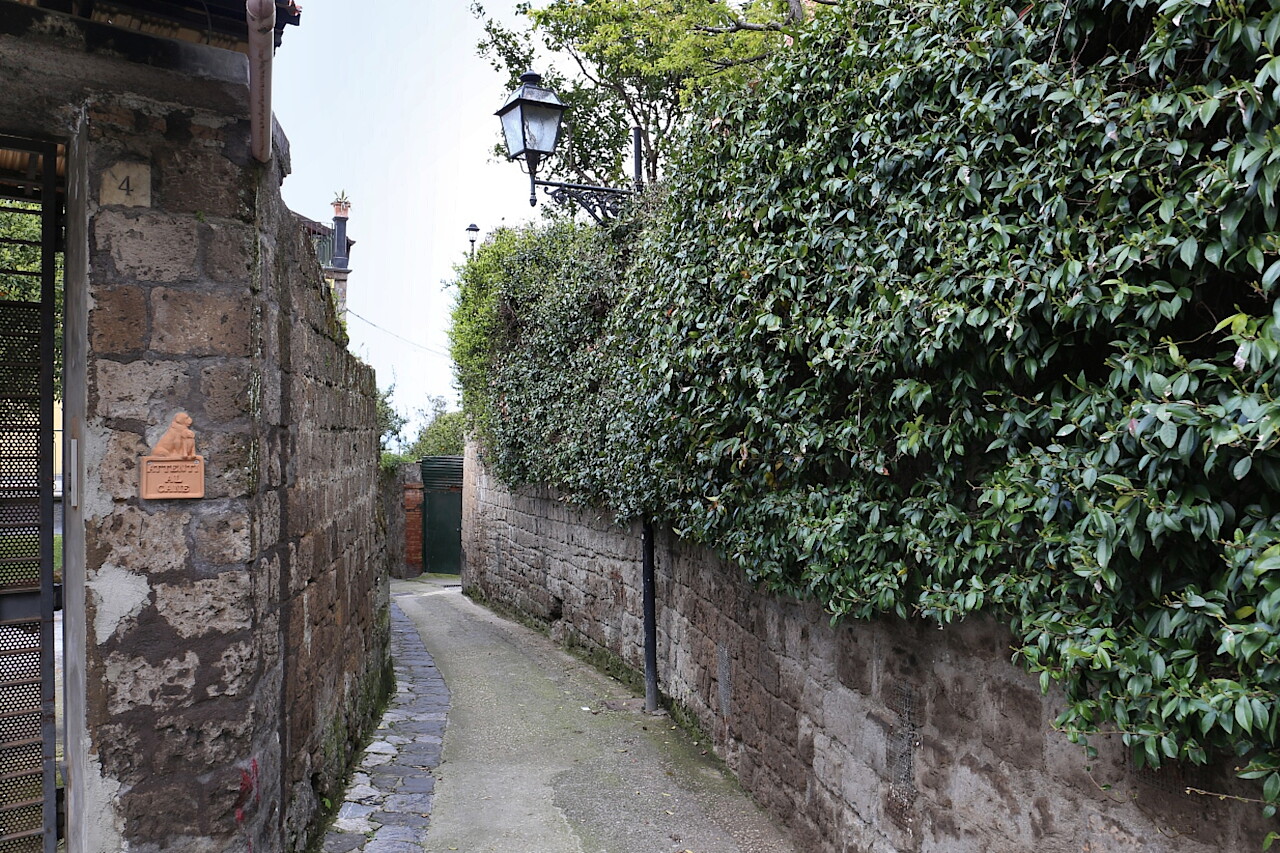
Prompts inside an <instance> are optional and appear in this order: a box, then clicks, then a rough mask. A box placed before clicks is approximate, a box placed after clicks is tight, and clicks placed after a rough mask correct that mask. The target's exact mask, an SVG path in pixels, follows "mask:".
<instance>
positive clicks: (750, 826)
mask: <svg viewBox="0 0 1280 853" xmlns="http://www.w3.org/2000/svg"><path fill="white" fill-rule="evenodd" d="M392 597H393V601H394V603H395V604H396V605H398V606H399V608H400V610H401V611H402V612H403V613H404V615H405V616H407V617H408V620H407V621H408V623H411V624H412V625H413V627H415V628H416V629H417V632H418V634H420V636H421V638H422V641H423V643H424V644H425V646H426V649H427V651H428V652H429V653H430V656H431V657H432V658H434V664H435V666H436V667H438V669H439V672H440V674H442V675H443V677H444V682H445V684H447V685H448V695H449V709H448V712H447V725H446V729H445V736H444V753H443V759H442V760H441V761H440V764H439V766H438V767H435V768H434V771H433V772H434V775H435V790H434V800H433V802H432V803H431V811H430V816H429V825H428V826H427V828H426V833H425V838H424V839H421V841H420V843H421V845H422V848H421V849H423V850H425V851H428V852H429V853H451V851H463V853H686V851H691V853H765V851H767V853H794V851H795V847H794V846H793V845H792V844H791V843H790V842H789V841H788V840H787V838H786V836H785V835H784V834H783V833H782V832H781V831H780V830H779V829H778V828H777V827H776V826H775V825H774V824H772V823H771V822H770V821H769V820H768V818H767V817H766V816H765V815H764V814H763V812H761V811H760V810H759V809H758V808H757V807H756V806H755V805H754V804H753V803H752V802H751V801H750V800H749V799H748V798H747V797H746V795H745V794H743V793H742V791H741V789H739V788H738V787H737V784H736V783H735V782H734V781H733V780H732V778H731V777H729V776H728V774H727V773H726V772H725V771H724V770H723V769H722V768H721V767H720V765H719V764H717V763H716V762H715V761H714V760H713V759H712V758H711V757H710V756H709V751H706V752H704V750H705V749H706V747H705V745H699V744H697V743H696V742H694V741H693V740H692V739H691V738H689V737H688V735H687V734H686V733H685V732H684V731H683V730H679V729H677V728H675V727H674V726H673V724H672V723H671V721H670V720H669V719H668V718H667V717H665V716H649V715H646V714H644V713H643V711H642V708H643V701H642V700H641V699H640V698H639V697H637V696H636V695H635V694H634V693H633V692H631V691H630V690H629V689H628V688H626V687H624V686H623V685H621V684H619V683H617V682H615V681H613V680H612V679H609V678H607V677H605V676H604V675H602V674H600V673H599V672H598V671H596V670H595V669H593V668H591V667H589V666H588V665H586V664H584V663H582V662H580V661H579V660H577V659H576V658H574V657H572V656H570V655H568V654H566V653H564V652H563V651H561V650H560V649H559V648H557V647H556V646H555V645H553V644H552V643H551V642H550V641H549V640H548V639H547V638H546V637H544V636H542V635H541V634H538V633H536V632H534V631H530V630H528V629H527V628H524V627H523V626H520V625H518V624H515V623H512V622H509V621H507V620H505V619H501V618H499V617H497V616H495V615H494V614H493V613H491V612H490V611H489V610H487V609H485V608H483V607H480V606H477V605H476V604H474V603H473V602H471V601H470V600H469V599H467V598H465V597H463V596H462V594H461V591H460V589H458V588H457V586H456V579H455V580H454V584H453V585H444V584H442V583H441V582H440V581H438V580H436V581H431V580H427V579H420V580H414V581H393V582H392ZM403 838H404V836H401V837H400V839H397V842H398V843H397V844H396V847H397V849H402V848H399V844H403V843H404V841H403V840H401V839H403ZM387 840H388V841H390V840H391V839H390V838H388V839H387ZM375 846H381V845H376V844H375V843H370V845H369V846H368V847H367V848H366V850H368V851H369V853H372V851H373V850H374V848H375ZM388 849H389V850H390V846H388Z"/></svg>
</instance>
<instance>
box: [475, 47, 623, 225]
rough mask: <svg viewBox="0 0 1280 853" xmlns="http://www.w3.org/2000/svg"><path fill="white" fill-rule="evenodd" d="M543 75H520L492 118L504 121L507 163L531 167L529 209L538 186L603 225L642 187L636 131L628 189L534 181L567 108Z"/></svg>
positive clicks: (556, 138) (551, 150) (535, 199)
mask: <svg viewBox="0 0 1280 853" xmlns="http://www.w3.org/2000/svg"><path fill="white" fill-rule="evenodd" d="M541 83H542V76H541V75H540V74H536V73H534V72H532V71H528V72H525V73H524V74H522V75H521V76H520V88H518V89H516V90H515V91H514V92H512V93H511V95H510V97H508V98H507V102H506V103H505V104H503V105H502V109H500V110H498V112H497V113H495V115H496V116H498V118H499V119H501V120H502V135H503V138H504V140H505V141H506V145H507V159H508V160H520V159H523V160H524V161H525V163H526V164H527V165H528V167H529V204H530V206H533V205H536V204H537V203H538V187H543V188H544V189H545V190H546V192H547V195H549V196H550V197H551V198H552V199H553V200H555V201H558V202H560V203H562V204H563V203H566V202H570V201H572V202H574V203H576V204H577V205H578V206H579V207H581V208H582V209H583V210H585V211H586V212H587V213H589V214H591V218H592V219H594V220H595V221H596V222H597V223H604V222H605V220H608V219H612V218H613V217H614V216H617V215H618V211H619V210H620V209H621V207H622V202H623V200H624V199H626V198H627V197H628V196H632V195H635V194H636V193H638V192H639V191H640V190H641V189H643V187H644V172H643V171H642V169H641V152H640V128H638V127H633V128H631V146H632V155H633V158H634V161H635V162H634V169H635V175H634V181H635V186H634V188H632V189H621V188H618V187H598V186H594V185H592V184H571V183H564V182H562V181H544V180H541V179H540V178H539V177H538V165H539V164H540V163H541V162H542V160H543V159H544V158H546V157H549V156H551V155H552V154H553V153H555V150H556V143H558V142H559V141H560V123H561V120H562V119H563V118H564V112H565V110H566V109H567V107H566V106H565V105H564V102H563V101H561V100H560V96H559V95H557V94H556V93H555V92H553V91H551V90H550V89H547V88H544V87H543V86H541V85H540V84H541Z"/></svg>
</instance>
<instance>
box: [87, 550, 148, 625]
mask: <svg viewBox="0 0 1280 853" xmlns="http://www.w3.org/2000/svg"><path fill="white" fill-rule="evenodd" d="M85 585H86V586H87V587H88V588H89V592H90V600H91V602H92V606H93V635H94V637H95V638H96V639H97V641H98V642H100V643H101V642H105V641H106V640H109V639H111V638H112V637H114V636H115V635H116V633H117V632H119V631H120V630H122V629H123V628H126V627H127V626H128V625H129V623H131V622H132V621H133V620H134V619H136V618H137V616H138V614H139V613H141V612H142V608H144V607H146V606H147V603H148V601H149V600H150V598H151V584H150V583H148V582H147V579H146V577H145V576H143V575H140V574H136V573H134V572H131V571H129V570H128V569H123V568H121V567H119V566H113V565H105V566H103V567H102V568H101V569H99V570H98V571H97V572H95V573H94V574H93V576H92V577H91V578H90V579H89V580H88V581H86V584H85Z"/></svg>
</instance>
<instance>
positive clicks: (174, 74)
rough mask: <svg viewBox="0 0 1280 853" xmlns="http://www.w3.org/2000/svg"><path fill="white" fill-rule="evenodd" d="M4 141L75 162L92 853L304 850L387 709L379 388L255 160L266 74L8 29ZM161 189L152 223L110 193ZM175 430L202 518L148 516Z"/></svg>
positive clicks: (75, 661) (72, 266) (70, 331)
mask: <svg viewBox="0 0 1280 853" xmlns="http://www.w3.org/2000/svg"><path fill="white" fill-rule="evenodd" d="M0 77H3V79H4V80H5V85H4V86H3V87H0V130H4V131H7V132H15V133H22V134H30V135H39V136H43V137H53V138H58V139H62V140H65V141H67V142H68V143H69V145H68V170H67V171H68V175H69V179H68V182H69V198H70V202H69V210H68V234H69V237H70V243H69V245H68V250H67V268H68V276H67V285H66V287H67V302H68V308H67V328H66V336H67V362H68V364H67V373H68V382H67V388H66V411H67V413H68V423H67V424H66V430H67V435H68V437H69V438H74V439H76V440H77V441H78V442H79V447H80V458H81V459H82V460H83V471H82V474H83V483H82V493H81V498H82V499H81V504H80V506H79V507H75V506H72V505H71V504H70V502H69V504H68V507H67V522H66V523H67V525H68V530H67V535H66V540H65V541H66V543H67V546H68V552H67V557H66V567H65V573H66V583H67V592H66V597H67V611H66V614H65V617H64V618H65V621H66V624H67V634H68V638H69V639H68V658H67V680H68V693H67V695H68V704H67V730H68V737H69V742H68V745H67V758H68V765H69V767H68V772H67V787H68V792H69V794H68V799H69V809H70V817H69V836H70V837H69V839H68V849H69V851H70V853H81V851H84V853H100V851H114V850H124V849H128V850H130V851H133V853H153V851H160V850H184V851H192V853H232V851H235V852H236V853H240V851H244V850H246V849H253V850H258V851H286V850H289V851H291V850H299V849H302V847H303V846H304V843H305V841H306V838H307V835H308V832H309V831H310V828H311V824H312V822H313V820H314V818H315V817H316V816H317V814H318V810H319V808H320V800H321V798H322V797H323V796H326V795H332V793H333V792H334V791H336V790H337V786H338V783H339V782H340V780H341V778H342V776H343V774H344V772H345V770H346V768H347V767H348V764H349V761H350V758H351V756H352V754H353V751H354V749H355V747H356V745H357V739H358V735H359V733H360V731H361V729H363V728H365V727H367V726H368V725H369V724H370V723H371V721H372V714H373V711H374V710H375V709H376V706H377V705H378V703H379V701H380V700H381V698H382V696H383V695H385V690H386V688H387V685H388V681H387V679H388V678H389V674H390V670H389V660H388V645H387V641H388V630H389V622H388V613H387V606H388V604H387V602H388V583H387V579H386V578H387V576H386V562H385V561H386V558H385V551H384V549H383V542H382V538H381V530H380V528H379V526H378V518H377V516H378V513H377V483H376V464H377V450H378V446H377V432H376V426H375V422H374V401H375V393H376V392H375V384H374V377H373V374H372V372H371V371H370V370H369V368H367V367H365V366H364V365H362V364H360V363H359V362H358V361H356V360H355V359H354V358H353V357H352V356H351V355H349V354H348V353H347V352H346V349H345V345H346V340H345V335H344V333H343V332H342V330H341V327H340V324H339V323H338V322H337V319H336V316H335V314H334V311H333V306H332V304H331V302H330V300H329V296H328V293H327V291H326V289H325V288H324V286H323V283H322V280H321V278H320V273H319V269H318V267H317V265H316V262H315V258H314V254H313V253H312V251H311V248H310V246H309V244H308V242H307V241H306V239H305V238H304V236H303V235H302V232H301V230H300V229H299V228H298V227H297V224H296V222H295V220H294V217H293V215H292V214H291V213H289V212H288V211H287V210H286V209H285V207H284V205H283V203H282V201H281V199H280V195H279V185H280V182H281V180H282V177H283V175H284V173H285V172H286V171H287V151H284V150H283V149H284V147H285V146H286V145H287V143H285V141H284V139H283V137H282V136H279V135H278V136H277V141H278V143H279V147H280V148H281V149H282V153H281V154H280V156H279V157H278V158H277V159H276V161H275V162H273V163H270V164H267V165H265V166H264V165H262V164H258V163H256V162H254V161H253V160H252V158H251V157H250V155H249V151H248V147H249V124H248V119H247V87H246V63H245V59H244V57H243V56H240V55H237V54H232V53H228V52H225V51H219V50H216V49H213V48H207V47H203V46H196V45H181V44H178V43H174V42H168V41H164V40H159V39H152V38H150V37H146V36H141V35H136V34H135V35H122V34H120V33H119V32H118V31H115V30H114V29H112V28H110V27H106V26H103V25H97V24H92V23H89V22H86V21H83V20H79V19H73V18H70V17H67V16H61V15H57V14H55V13H48V12H44V11H41V10H37V9H34V8H30V7H26V6H21V5H16V4H13V3H0ZM122 162H123V163H132V164H137V165H141V166H144V167H146V168H147V169H149V171H150V177H151V201H150V205H149V206H131V205H128V204H120V203H114V202H111V203H109V202H108V201H107V200H106V199H105V198H104V197H103V196H102V194H101V192H102V187H103V178H102V176H103V175H104V174H105V173H106V172H107V170H108V169H110V168H111V167H113V166H114V165H116V164H119V163H122ZM178 411H185V412H188V413H190V415H191V416H192V418H193V420H194V429H195V431H196V443H197V450H198V452H199V453H201V454H203V455H204V457H205V460H206V496H205V498H204V499H203V500H185V501H183V500H160V501H143V500H141V499H140V498H139V496H138V458H139V457H140V456H142V455H144V454H146V453H147V452H148V450H149V448H150V447H151V446H152V445H153V444H154V442H155V441H156V440H157V439H158V438H159V436H160V434H161V433H163V432H164V430H165V428H166V427H167V425H168V424H169V422H170V420H171V419H172V418H173V416H174V414H175V413H176V412H178Z"/></svg>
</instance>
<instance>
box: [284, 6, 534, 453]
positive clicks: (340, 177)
mask: <svg viewBox="0 0 1280 853" xmlns="http://www.w3.org/2000/svg"><path fill="white" fill-rule="evenodd" d="M514 5H515V4H514V0H488V2H486V3H485V7H486V10H487V11H488V12H489V13H490V14H493V13H501V14H504V16H510V14H511V9H512V8H513V7H514ZM469 6H470V2H469V0H408V1H407V2H406V0H399V2H391V0H303V13H302V25H301V26H298V27H287V28H286V29H285V33H284V43H283V44H282V46H281V47H280V49H279V50H278V51H277V52H276V58H275V63H274V75H273V85H274V94H273V108H274V110H275V114H276V118H277V119H278V120H279V122H280V124H281V126H282V127H283V128H284V131H285V133H286V134H287V135H288V137H289V142H290V146H291V154H292V159H293V174H292V175H290V176H289V177H288V178H286V179H285V182H284V187H283V192H284V198H285V201H286V203H287V204H288V205H289V207H290V208H292V209H293V210H295V211H297V212H298V213H300V214H302V215H304V216H307V217H310V218H311V219H314V220H317V221H319V222H324V223H326V224H329V223H330V220H331V219H332V217H333V209H332V208H331V207H330V206H329V202H330V201H332V200H333V197H334V196H335V195H336V194H337V193H338V191H339V190H345V191H346V193H347V196H348V197H349V198H350V199H351V220H350V223H349V224H348V233H349V236H350V237H351V238H352V239H354V240H355V241H356V245H355V248H354V249H352V252H351V262H350V266H351V268H352V270H353V272H352V273H351V279H350V283H349V290H348V297H347V304H348V312H349V313H348V315H347V328H348V331H349V332H350V336H351V350H352V352H354V353H355V354H356V355H358V356H360V358H362V359H363V360H364V361H366V362H367V363H369V364H371V365H372V366H373V367H374V369H375V370H376V371H377V374H378V387H379V388H382V389H384V390H385V389H386V388H387V387H388V386H390V385H391V384H392V383H393V382H394V384H395V396H394V397H393V398H392V403H393V404H394V405H395V407H396V408H397V409H398V410H399V411H400V412H401V413H402V414H405V415H412V414H413V412H414V411H415V410H417V409H419V408H422V407H425V405H426V398H427V397H428V396H431V395H441V396H444V397H446V398H448V400H449V401H450V408H456V407H457V391H456V389H455V388H454V384H453V371H452V367H451V363H450V360H449V357H448V339H447V337H446V330H447V328H448V321H449V310H450V308H451V306H452V304H453V290H452V288H449V289H448V290H446V289H445V288H444V282H447V281H451V280H452V279H453V266H454V264H456V263H460V262H461V261H463V260H464V259H465V258H466V254H467V251H468V250H469V248H470V244H469V242H468V241H467V234H466V230H465V229H466V227H467V225H468V224H470V223H472V222H474V223H475V224H477V225H478V226H480V239H481V240H483V239H484V235H485V234H487V233H488V232H489V231H490V230H491V229H492V228H494V227H496V226H497V225H499V224H500V223H502V222H503V220H504V219H505V222H506V224H516V223H518V222H522V221H525V220H528V219H529V218H530V217H531V216H533V215H534V214H533V213H531V209H530V207H529V201H528V189H529V188H528V177H527V176H525V175H524V174H523V173H522V172H521V170H520V167H519V166H518V165H517V164H515V163H507V162H495V161H493V159H492V155H491V153H490V152H491V151H492V148H493V144H494V142H496V141H497V133H498V119H497V118H496V117H494V115H493V112H494V111H495V110H496V109H497V108H498V107H499V106H501V105H502V102H503V101H504V100H505V98H506V94H507V93H506V91H505V85H506V82H505V80H504V79H503V78H502V77H501V76H500V75H499V74H498V73H497V72H495V71H493V69H492V68H491V67H490V66H489V63H488V62H487V61H486V60H484V59H482V58H480V57H479V56H477V55H476V49H475V46H476V43H477V42H478V41H479V40H480V37H481V35H482V32H481V28H480V22H479V21H477V20H476V19H475V18H474V17H472V15H471V12H470V11H469V8H468V7H469ZM545 203H547V202H545V201H540V202H539V204H545ZM362 318H363V319H362ZM371 324H372V325H371ZM377 327H380V328H377ZM396 336H399V337H396ZM400 338H404V339H407V340H400ZM414 434H416V426H414V425H411V426H410V427H409V428H406V436H405V438H406V440H411V439H412V437H413V435H414Z"/></svg>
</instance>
